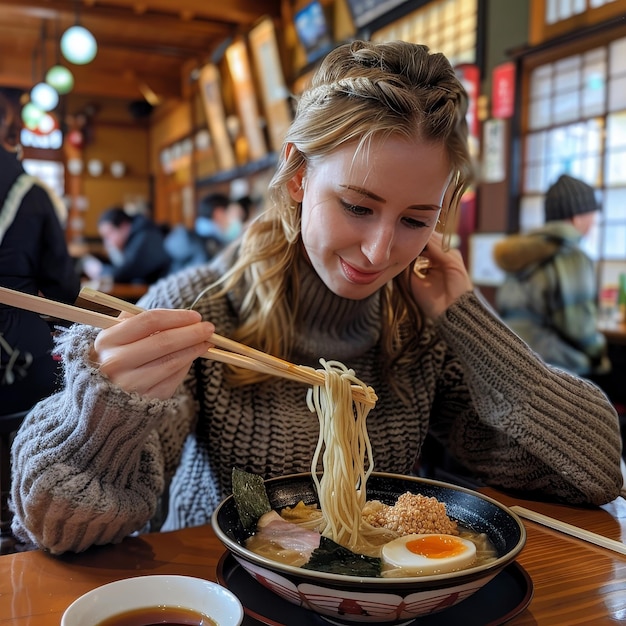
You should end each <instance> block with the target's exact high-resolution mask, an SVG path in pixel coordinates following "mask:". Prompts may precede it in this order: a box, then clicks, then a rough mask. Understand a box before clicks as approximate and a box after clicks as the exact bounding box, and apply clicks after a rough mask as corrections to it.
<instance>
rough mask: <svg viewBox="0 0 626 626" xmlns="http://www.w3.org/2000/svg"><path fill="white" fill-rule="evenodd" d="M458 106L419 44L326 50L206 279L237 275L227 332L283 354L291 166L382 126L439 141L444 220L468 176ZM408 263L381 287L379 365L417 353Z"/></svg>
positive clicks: (461, 105) (294, 301)
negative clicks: (217, 272)
mask: <svg viewBox="0 0 626 626" xmlns="http://www.w3.org/2000/svg"><path fill="white" fill-rule="evenodd" d="M466 112H467V94H466V92H465V89H464V88H463V86H462V84H461V83H460V81H459V80H458V78H457V77H456V75H455V73H454V70H453V68H452V67H451V65H450V63H449V62H448V60H447V59H446V58H445V57H444V56H443V55H442V54H432V53H430V52H429V50H428V48H427V47H426V46H422V45H417V44H411V43H407V42H403V41H396V42H387V43H372V42H367V41H355V42H352V43H349V44H345V45H342V46H339V47H337V48H335V49H334V50H333V51H331V52H330V53H329V54H328V55H327V56H326V57H325V59H324V60H323V61H322V63H321V64H320V67H319V69H318V70H317V72H316V73H315V76H314V77H313V79H312V83H311V86H310V87H309V88H308V89H307V90H306V91H305V92H304V93H303V94H302V95H301V97H300V99H299V101H298V104H297V108H296V112H295V116H294V120H293V122H292V124H291V126H290V128H289V130H288V132H287V135H286V137H285V141H284V144H283V148H282V151H281V154H280V159H279V163H278V166H277V169H276V172H275V174H274V176H273V178H272V180H271V182H270V186H269V190H268V206H267V207H266V209H265V211H264V212H263V213H262V214H261V216H260V218H259V219H258V220H257V221H255V222H254V223H252V224H251V225H250V226H249V228H248V230H247V231H246V233H245V236H244V239H243V241H242V244H241V248H240V250H239V256H238V259H237V261H236V262H235V264H234V266H233V267H232V268H231V269H230V270H229V271H228V272H227V273H226V274H225V275H224V276H223V277H222V278H221V279H220V280H219V281H218V282H217V283H216V284H215V285H213V286H211V287H210V289H209V291H210V293H211V294H212V296H211V297H220V296H222V295H223V294H225V293H226V292H227V291H228V290H230V289H231V288H234V287H235V286H236V285H237V284H238V283H240V281H241V280H242V279H245V284H246V285H247V290H246V293H245V296H244V299H243V306H242V309H241V313H240V325H239V327H238V328H237V329H236V332H235V334H234V338H235V339H237V340H238V341H242V342H244V343H247V344H249V345H252V346H255V347H258V348H260V349H262V350H264V351H266V352H269V353H271V354H275V355H277V356H281V357H283V358H289V356H290V350H291V347H292V341H293V337H292V332H293V320H294V319H295V318H296V316H297V314H298V295H299V294H298V289H299V284H300V281H299V279H298V266H299V262H300V260H301V258H302V257H303V250H302V247H301V245H300V220H301V205H300V204H299V203H294V202H293V200H292V199H291V196H290V195H289V191H288V189H287V183H288V182H289V181H290V180H291V179H292V178H293V177H294V176H295V175H296V174H297V173H298V171H300V170H301V169H302V168H303V167H306V165H307V164H308V163H313V162H315V161H317V160H320V159H323V158H324V157H325V156H327V155H328V154H330V153H332V152H333V151H334V150H336V149H337V148H339V147H340V146H342V145H343V144H345V143H346V142H350V141H356V142H357V144H358V146H359V149H365V148H366V147H367V146H368V145H369V143H370V142H371V140H372V139H374V138H384V137H386V136H389V135H400V136H404V137H407V138H410V139H415V138H418V139H420V140H423V141H425V142H432V143H440V144H442V145H443V146H444V148H445V150H446V154H447V157H448V160H449V163H450V167H451V171H452V172H453V181H452V188H451V190H450V192H451V193H448V194H447V196H446V203H445V206H444V207H443V209H442V214H441V218H440V220H441V221H442V222H443V223H445V222H447V223H448V224H450V223H451V222H452V221H453V220H452V219H451V218H452V217H453V215H454V213H455V212H456V210H457V208H458V205H459V201H460V198H461V195H462V194H463V192H464V191H465V189H466V188H467V186H468V185H469V184H470V182H471V177H472V166H471V159H470V155H469V150H468V144H467V124H466ZM416 167H419V164H416ZM412 270H413V265H411V266H410V267H409V268H407V269H406V270H405V271H404V272H402V273H401V274H400V275H398V276H397V277H396V278H395V279H394V280H393V281H392V283H390V284H388V285H386V286H385V287H384V289H383V292H382V297H383V300H382V311H383V321H382V328H381V333H382V336H381V348H382V350H381V352H382V356H383V359H384V361H385V364H386V365H387V366H389V367H387V368H385V371H391V366H393V365H394V364H395V363H397V362H399V361H402V359H404V358H408V357H409V356H411V357H414V356H415V355H416V354H417V339H418V337H419V334H420V329H421V327H422V323H423V321H422V316H421V314H420V312H419V310H418V308H417V306H416V304H415V302H414V300H413V298H412V296H411V290H410V285H409V277H410V273H411V272H412ZM322 356H328V357H332V355H320V357H322ZM231 378H232V380H233V382H235V383H240V384H245V383H250V382H256V381H258V380H260V379H261V378H262V376H261V375H258V374H256V373H253V372H244V371H233V372H231ZM392 378H393V377H390V379H392Z"/></svg>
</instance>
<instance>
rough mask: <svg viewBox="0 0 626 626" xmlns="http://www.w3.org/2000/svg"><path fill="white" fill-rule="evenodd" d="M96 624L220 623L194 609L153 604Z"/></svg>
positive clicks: (174, 625)
mask: <svg viewBox="0 0 626 626" xmlns="http://www.w3.org/2000/svg"><path fill="white" fill-rule="evenodd" d="M95 626H218V623H217V622H216V621H215V620H213V619H211V618H210V617H208V616H207V615H204V614H202V613H200V612H199V611H194V610H193V609H185V608H182V607H178V606H153V607H145V608H142V609H132V610H130V611H123V612H122V613H118V614H117V615H113V616H112V617H107V618H106V619H104V620H102V621H100V622H98V623H97V624H96V625H95Z"/></svg>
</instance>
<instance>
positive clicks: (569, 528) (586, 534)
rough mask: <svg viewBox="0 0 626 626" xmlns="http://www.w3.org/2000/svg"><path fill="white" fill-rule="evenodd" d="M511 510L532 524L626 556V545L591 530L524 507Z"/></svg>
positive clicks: (513, 507) (515, 507) (512, 507)
mask: <svg viewBox="0 0 626 626" xmlns="http://www.w3.org/2000/svg"><path fill="white" fill-rule="evenodd" d="M509 508H510V509H511V511H513V512H514V513H517V514H518V515H519V516H520V517H523V518H525V519H527V520H530V521H531V522H536V523H537V524H542V525H543V526H546V527H547V528H551V529H552V530H558V531H559V532H562V533H565V534H566V535H570V536H571V537H576V538H577V539H582V540H583V541H588V542H589V543H593V544H594V545H596V546H601V547H602V548H607V549H608V550H613V552H619V553H620V554H626V544H624V543H622V542H621V541H616V540H615V539H609V538H608V537H604V536H603V535H598V534H597V533H593V532H591V531H590V530H585V529H584V528H579V527H578V526H573V525H572V524H568V523H567V522H562V521H561V520H558V519H555V518H553V517H550V516H549V515H544V514H543V513H537V512H536V511H531V510H530V509H526V508H524V507H523V506H518V505H514V506H510V507H509Z"/></svg>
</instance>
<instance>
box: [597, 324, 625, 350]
mask: <svg viewBox="0 0 626 626" xmlns="http://www.w3.org/2000/svg"><path fill="white" fill-rule="evenodd" d="M598 329H599V330H600V332H601V333H602V334H603V335H604V336H605V337H606V340H607V341H608V342H609V343H615V344H620V345H626V319H624V320H616V319H613V320H611V321H610V322H607V321H602V322H600V323H599V324H598Z"/></svg>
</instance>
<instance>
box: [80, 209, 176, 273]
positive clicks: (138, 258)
mask: <svg viewBox="0 0 626 626" xmlns="http://www.w3.org/2000/svg"><path fill="white" fill-rule="evenodd" d="M98 233H99V235H100V237H101V238H102V241H103V244H104V247H105V249H106V252H107V254H108V257H109V259H108V260H109V263H104V262H102V260H100V259H98V258H96V257H95V256H91V255H88V256H86V257H84V258H83V259H82V263H81V265H82V271H83V272H84V273H85V274H86V275H87V276H88V277H89V278H90V279H92V280H102V279H103V278H108V279H109V280H110V281H112V282H115V283H143V284H148V285H149V284H152V283H154V282H156V281H157V280H158V279H159V278H162V277H163V276H165V275H167V273H168V272H169V269H170V265H171V259H170V256H169V254H168V253H167V251H166V250H165V244H164V239H165V238H164V235H163V231H162V229H161V228H160V227H159V226H158V225H157V224H156V223H155V222H154V221H153V220H151V219H150V218H149V217H147V216H146V215H143V214H136V215H129V214H128V213H127V212H126V211H125V210H124V209H123V208H122V207H117V206H116V207H112V208H110V209H107V210H106V211H104V212H103V213H102V214H101V215H100V218H99V219H98Z"/></svg>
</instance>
